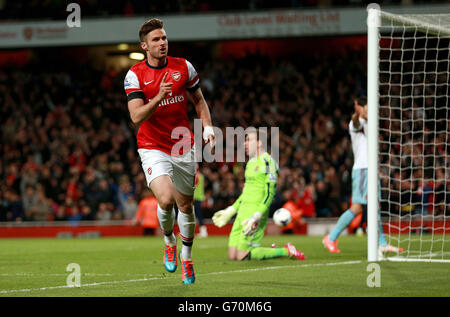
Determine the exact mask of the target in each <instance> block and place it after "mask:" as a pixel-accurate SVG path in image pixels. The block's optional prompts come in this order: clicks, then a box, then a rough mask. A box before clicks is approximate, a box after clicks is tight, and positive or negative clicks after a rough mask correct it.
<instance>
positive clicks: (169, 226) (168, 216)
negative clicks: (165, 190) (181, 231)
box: [157, 204, 177, 247]
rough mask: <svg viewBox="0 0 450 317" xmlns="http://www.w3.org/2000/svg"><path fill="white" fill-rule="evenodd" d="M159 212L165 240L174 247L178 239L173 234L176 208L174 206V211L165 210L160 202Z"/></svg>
mask: <svg viewBox="0 0 450 317" xmlns="http://www.w3.org/2000/svg"><path fill="white" fill-rule="evenodd" d="M157 214H158V220H159V223H160V226H161V229H162V231H163V232H164V242H165V244H166V245H169V246H171V247H173V246H174V245H175V244H176V243H177V239H176V237H175V235H174V234H173V223H174V221H175V210H174V209H173V208H172V212H168V211H165V210H164V209H162V208H161V207H160V206H159V204H158V208H157Z"/></svg>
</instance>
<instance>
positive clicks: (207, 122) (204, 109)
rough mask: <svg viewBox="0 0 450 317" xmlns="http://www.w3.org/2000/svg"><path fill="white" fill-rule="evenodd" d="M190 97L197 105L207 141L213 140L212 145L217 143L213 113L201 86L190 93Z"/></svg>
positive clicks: (204, 137)
mask: <svg viewBox="0 0 450 317" xmlns="http://www.w3.org/2000/svg"><path fill="white" fill-rule="evenodd" d="M189 98H190V99H191V101H192V103H193V104H194V106H195V111H197V115H198V117H199V118H200V119H201V120H202V123H203V127H204V132H203V139H204V140H205V142H206V143H209V142H211V147H214V145H215V136H214V131H213V129H212V121H211V113H210V112H209V107H208V104H207V103H206V100H205V97H203V93H202V89H201V88H200V87H199V88H197V89H196V90H195V91H193V92H190V93H189Z"/></svg>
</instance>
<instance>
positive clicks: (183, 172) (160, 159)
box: [138, 146, 196, 196]
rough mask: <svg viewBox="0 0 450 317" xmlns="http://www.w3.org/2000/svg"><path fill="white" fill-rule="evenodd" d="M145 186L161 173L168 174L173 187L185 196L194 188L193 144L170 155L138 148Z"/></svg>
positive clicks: (191, 192)
mask: <svg viewBox="0 0 450 317" xmlns="http://www.w3.org/2000/svg"><path fill="white" fill-rule="evenodd" d="M138 153H139V156H140V157H141V162H142V169H143V170H144V174H145V178H146V180H147V186H148V187H150V183H151V182H152V181H153V180H154V179H155V178H157V177H158V176H161V175H169V176H170V178H171V179H172V182H173V185H174V187H175V188H176V189H177V190H178V191H179V192H180V193H182V194H184V195H187V196H192V195H194V190H195V172H196V165H195V146H193V147H192V148H191V150H190V151H189V152H187V153H186V154H184V155H181V156H171V155H169V154H167V153H164V152H162V151H159V150H148V149H138Z"/></svg>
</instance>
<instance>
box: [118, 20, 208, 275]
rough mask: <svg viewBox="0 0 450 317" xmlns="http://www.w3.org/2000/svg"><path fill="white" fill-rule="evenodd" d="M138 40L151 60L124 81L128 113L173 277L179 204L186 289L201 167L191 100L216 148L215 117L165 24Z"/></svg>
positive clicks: (147, 27)
mask: <svg viewBox="0 0 450 317" xmlns="http://www.w3.org/2000/svg"><path fill="white" fill-rule="evenodd" d="M139 38H140V41H141V47H142V49H144V50H145V51H146V55H147V59H146V60H144V61H142V62H140V63H138V64H136V65H134V66H133V67H131V68H130V70H129V71H128V73H127V75H126V77H125V83H124V85H125V92H126V94H127V100H128V110H129V112H130V117H131V120H132V121H133V123H134V124H135V125H136V126H138V132H137V145H138V152H139V156H140V158H141V163H142V168H143V170H144V173H145V176H146V180H147V185H148V186H149V187H150V189H151V191H152V192H153V193H154V195H155V197H156V199H157V200H158V220H159V223H160V225H161V228H162V230H163V232H164V241H165V250H164V256H163V262H164V266H165V268H166V270H167V271H169V272H175V270H176V269H177V266H178V258H177V252H176V248H177V239H176V237H175V235H174V234H173V225H174V222H175V211H174V203H176V205H177V207H178V210H179V213H178V217H177V222H178V226H179V228H180V237H181V240H182V244H183V245H182V249H181V252H180V262H181V270H182V277H181V279H182V282H183V283H185V284H192V283H194V281H195V274H194V267H193V261H192V243H193V239H194V232H195V213H194V208H193V194H194V189H195V172H196V165H195V144H194V136H193V133H192V131H191V130H190V123H189V118H188V110H187V102H188V98H189V99H190V100H191V101H192V102H193V103H194V105H195V109H196V112H197V114H198V116H199V118H200V119H201V120H202V123H203V127H204V131H203V139H204V141H205V142H206V143H210V144H211V146H214V144H215V137H214V132H213V128H212V123H211V115H210V112H209V108H208V105H207V103H206V101H205V98H204V97H203V94H202V91H201V89H200V87H199V78H198V74H197V71H196V70H195V68H194V66H192V64H191V63H190V62H189V61H187V60H186V59H184V58H175V57H170V56H168V55H167V53H168V41H167V35H166V31H165V30H164V28H163V22H162V21H161V20H159V19H150V20H148V21H147V22H145V23H144V24H143V25H142V26H141V28H140V30H139Z"/></svg>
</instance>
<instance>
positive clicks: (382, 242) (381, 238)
mask: <svg viewBox="0 0 450 317" xmlns="http://www.w3.org/2000/svg"><path fill="white" fill-rule="evenodd" d="M378 226H379V227H378V228H379V229H378V230H379V231H378V245H379V246H381V247H385V246H387V244H388V243H387V241H386V236H385V235H384V230H383V223H382V222H381V215H380V214H379V213H378Z"/></svg>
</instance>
